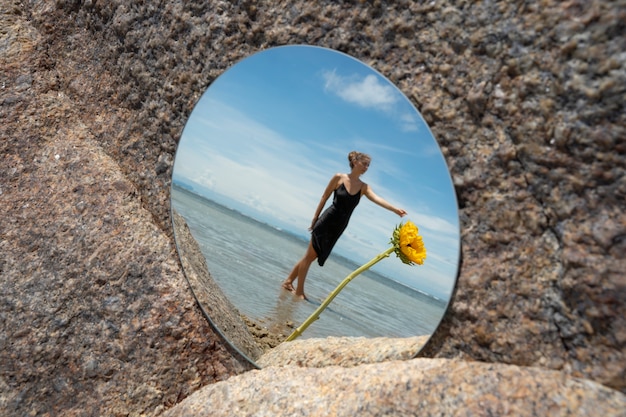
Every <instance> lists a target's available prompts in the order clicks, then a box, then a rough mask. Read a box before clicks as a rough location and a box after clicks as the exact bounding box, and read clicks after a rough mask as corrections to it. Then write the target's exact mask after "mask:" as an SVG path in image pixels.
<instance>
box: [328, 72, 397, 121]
mask: <svg viewBox="0 0 626 417" xmlns="http://www.w3.org/2000/svg"><path fill="white" fill-rule="evenodd" d="M323 76H324V81H325V85H324V89H325V90H326V91H330V92H332V93H334V94H336V95H337V96H339V97H341V98H342V99H343V100H345V101H347V102H349V103H353V104H357V105H359V106H361V107H365V108H373V109H377V110H382V111H390V110H391V109H392V108H393V105H394V104H395V103H396V102H397V101H398V94H397V92H396V90H395V89H394V88H393V87H392V86H390V85H384V84H382V83H381V82H380V81H379V79H378V77H376V76H375V75H372V74H370V75H367V76H365V77H358V76H353V77H342V76H341V75H337V73H336V72H335V71H329V72H325V73H324V75H323Z"/></svg>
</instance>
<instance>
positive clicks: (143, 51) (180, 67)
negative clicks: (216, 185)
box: [0, 0, 626, 416]
mask: <svg viewBox="0 0 626 417" xmlns="http://www.w3.org/2000/svg"><path fill="white" fill-rule="evenodd" d="M625 20H626V4H625V3H624V1H622V0H617V1H611V2H608V1H600V0H595V1H577V0H572V1H567V2H560V1H550V0H547V1H542V2H524V3H519V2H497V1H483V2H469V1H437V2H434V1H433V2H410V1H398V2H393V3H383V2H380V1H377V0H373V1H352V2H304V1H277V2H271V3H270V2H257V1H253V0H246V1H241V2H236V3H235V2H226V1H206V2H184V1H169V2H156V1H143V2H139V1H137V2H126V1H121V0H109V1H100V0H87V1H75V0H57V1H55V2H49V1H42V0H30V1H17V0H0V120H2V123H0V138H1V140H0V158H1V165H0V178H1V180H0V206H1V207H2V208H3V216H2V217H1V218H0V238H1V240H0V276H1V278H0V289H1V290H2V294H3V297H2V299H1V300H0V316H1V320H0V414H3V415H64V416H71V415H120V416H121V415H158V414H161V413H163V411H165V410H167V409H170V408H172V407H173V406H174V405H176V404H181V407H191V405H188V404H184V403H181V402H182V401H183V400H184V399H185V398H186V397H188V396H189V395H191V394H192V393H195V394H194V403H189V404H202V401H200V400H198V397H197V396H201V395H205V393H208V394H206V395H209V396H210V398H218V397H215V395H218V394H215V393H213V391H212V390H214V391H215V392H218V391H222V393H221V394H219V395H225V393H227V392H228V390H236V391H238V392H239V393H238V394H236V395H235V394H234V393H233V395H232V396H231V398H239V399H241V400H242V402H239V403H238V404H239V405H238V407H243V408H241V410H242V412H243V410H245V407H248V406H249V407H257V406H258V403H256V401H258V398H259V397H252V396H251V394H250V393H251V392H252V391H251V390H250V389H251V388H250V387H251V386H252V384H253V382H252V381H253V379H257V380H258V381H259V382H261V383H263V381H265V382H267V381H270V380H271V381H274V382H276V381H281V382H282V383H283V384H285V386H283V389H284V391H285V392H294V393H299V394H300V395H301V396H302V397H301V398H300V400H299V401H300V402H298V403H294V402H293V401H291V402H290V407H296V408H298V407H300V408H298V410H299V412H301V413H305V412H306V408H305V407H307V406H309V405H311V406H314V403H315V401H319V402H320V404H328V405H329V406H330V405H331V404H332V405H333V406H337V407H339V406H340V404H342V403H345V405H343V407H347V408H344V410H348V409H350V408H349V407H350V406H355V404H358V403H359V402H360V401H363V400H364V399H367V402H366V403H367V404H370V405H371V407H382V408H379V409H383V408H384V407H386V406H388V407H390V408H389V409H391V410H404V409H403V408H401V407H404V406H405V405H404V404H408V405H406V406H407V407H408V406H409V405H410V406H414V407H416V408H415V409H420V408H419V407H422V405H420V404H422V403H420V402H419V400H420V398H422V399H423V400H422V401H423V404H425V405H428V406H433V407H436V405H434V403H435V400H434V399H435V398H440V399H441V398H442V397H441V395H442V394H443V393H444V392H454V402H452V403H450V404H449V408H446V410H449V413H450V414H454V413H455V410H456V412H457V413H460V412H462V410H465V409H466V407H469V409H472V408H471V407H478V406H480V404H487V405H486V406H485V407H492V408H485V407H483V408H481V410H486V409H490V410H499V411H502V414H507V413H509V414H514V411H515V410H517V408H515V407H517V405H516V404H521V402H518V403H515V402H514V401H513V402H511V401H512V400H510V399H511V398H513V397H511V396H515V395H517V396H520V397H521V396H526V397H527V396H528V395H529V394H528V393H538V394H537V395H536V396H537V401H538V403H537V404H536V405H533V407H535V408H533V409H534V410H548V411H551V412H554V413H556V414H561V415H568V413H569V410H571V409H572V407H573V406H576V405H577V404H579V405H580V404H583V405H584V406H585V407H590V408H593V409H594V410H603V411H602V413H603V414H604V415H610V414H611V410H610V409H608V408H605V409H602V408H601V407H603V404H604V403H605V402H606V403H607V404H608V403H610V404H618V405H619V404H620V403H619V401H622V403H621V404H622V405H623V399H621V400H620V399H619V398H620V397H619V395H622V394H619V391H622V392H624V391H626V384H625V381H626V375H625V368H626V357H625V356H626V353H625V352H626V349H625V346H624V345H625V343H626V323H625V321H626V308H625V306H626V278H625V274H624V271H626V260H625V259H624V256H623V255H624V253H626V214H625V213H626V210H625V203H624V202H625V201H626V177H625V176H624V171H625V169H626V157H625V153H626V112H625V111H624V94H625V92H626V90H625V88H626V87H625V86H626V55H625V53H624V51H625V50H626V34H625V30H626V29H625V27H624V24H623V22H624V21H625ZM296 43H304V44H313V45H320V46H325V47H329V48H333V49H336V50H339V51H342V52H346V53H348V54H350V55H352V56H354V57H356V58H358V59H360V60H362V61H363V62H365V63H367V64H369V65H371V66H372V67H373V68H375V69H376V70H378V71H380V72H381V73H382V74H384V75H385V76H387V77H388V78H389V79H390V80H391V81H392V82H394V83H395V84H396V85H398V87H399V88H400V89H401V90H402V91H403V92H404V93H405V94H406V95H407V96H408V97H409V98H410V99H411V100H412V101H413V102H414V104H415V105H416V107H417V109H418V110H420V112H421V113H422V114H423V116H424V118H425V119H426V121H427V122H428V124H429V125H430V127H431V129H432V131H433V133H434V135H435V137H436V138H437V140H438V141H439V143H440V145H441V148H442V151H443V154H444V156H445V158H446V161H447V163H448V165H449V167H450V170H451V176H452V179H453V181H454V184H455V187H456V191H457V196H458V200H459V207H460V218H461V232H462V245H463V264H462V268H461V272H460V275H459V282H458V288H457V291H456V294H455V300H454V303H453V304H452V306H451V308H450V309H449V311H448V314H447V316H446V317H445V319H444V322H443V325H442V326H441V327H440V328H439V329H438V331H437V332H436V333H435V335H434V337H433V338H432V339H431V340H430V341H429V343H428V344H427V346H426V348H425V349H424V350H423V351H422V355H423V356H427V357H430V358H438V359H430V361H431V362H430V364H429V362H428V361H423V360H422V359H420V360H416V361H415V362H413V361H405V362H403V363H398V362H394V363H393V364H378V365H368V367H363V368H362V367H358V366H357V367H354V368H350V370H349V371H344V370H339V369H337V368H332V367H331V368H326V369H308V368H302V369H291V368H281V369H280V370H278V368H268V369H263V370H261V371H253V372H251V373H245V374H244V375H241V376H236V377H235V376H234V375H236V374H239V373H242V372H244V371H247V370H249V369H250V368H251V367H250V365H249V364H247V363H245V362H244V361H242V360H240V359H238V358H237V357H236V356H234V355H233V354H232V353H231V352H229V351H228V349H227V348H226V346H225V345H224V344H223V342H222V341H221V339H220V338H219V337H218V335H216V334H215V333H214V332H213V331H212V329H211V327H210V326H209V324H208V323H207V321H206V320H205V318H204V316H203V315H202V312H201V311H200V309H199V307H198V306H197V304H196V302H195V299H194V296H193V294H192V293H191V291H190V289H189V286H188V283H187V281H186V280H185V277H184V276H183V273H182V269H181V266H180V262H179V260H178V258H177V256H176V251H175V245H174V240H173V235H172V231H171V230H172V229H171V220H170V213H169V202H168V199H169V185H170V177H171V168H172V163H173V160H174V156H175V150H176V144H177V140H178V138H179V137H180V134H181V132H182V128H183V126H184V123H185V121H186V118H187V117H188V115H189V114H190V112H191V110H192V108H193V105H194V104H195V103H196V101H197V100H198V99H199V97H200V95H201V94H202V92H203V91H204V90H205V89H206V88H207V86H209V85H210V83H211V82H212V81H213V80H214V79H215V78H216V77H217V76H218V75H219V74H221V73H222V72H223V71H224V70H225V69H227V68H228V67H229V66H231V65H233V64H234V63H236V62H237V61H238V60H240V59H242V58H243V57H245V56H247V55H249V54H250V53H253V52H255V51H258V50H262V49H264V48H268V47H272V46H278V45H284V44H296ZM444 358H445V359H454V360H453V361H448V360H445V361H444ZM473 361H480V362H483V363H487V365H481V366H482V367H481V368H480V374H481V375H482V377H484V378H485V381H499V379H498V378H499V376H498V375H501V373H502V372H504V371H503V370H506V372H505V373H506V374H507V375H509V376H511V378H508V377H507V378H508V379H507V380H508V381H509V383H508V385H507V387H505V388H502V390H503V391H498V390H499V389H500V388H498V387H499V385H497V384H496V383H495V382H493V383H491V385H490V384H487V385H486V386H483V385H481V384H483V383H484V381H482V380H480V379H472V378H473V376H472V372H478V369H477V368H476V366H477V365H475V364H474V362H473ZM415 364H417V365H415ZM442 364H446V365H445V366H444V365H442ZM450 364H453V365H450ZM421 366H424V367H430V369H436V368H437V367H438V366H439V367H440V368H438V369H440V371H438V372H434V371H433V372H431V373H429V372H421V371H419V370H418V369H417V368H419V367H421ZM450 366H453V367H454V369H456V370H457V372H456V373H450V372H444V371H443V370H442V369H444V368H446V367H450ZM344 372H349V373H350V375H351V376H350V378H351V379H346V380H345V381H344V382H345V383H346V385H345V386H344V388H343V389H339V390H338V389H333V390H331V389H322V388H323V387H324V386H330V385H325V384H326V382H328V383H329V381H333V384H339V385H336V386H342V385H341V378H342V376H341V375H343V373H344ZM525 373H526V374H525ZM522 374H525V376H523V377H522ZM410 375H413V377H414V378H421V379H420V381H421V382H420V386H423V387H424V389H423V390H422V388H416V386H415V385H411V384H408V385H407V384H405V385H404V387H405V388H402V389H406V390H409V391H410V392H411V393H412V395H411V396H410V397H407V396H406V391H399V390H398V389H399V385H397V387H398V388H392V386H391V385H389V386H388V387H389V389H388V390H376V389H375V388H376V387H377V381H378V378H383V379H385V380H386V381H390V382H389V384H397V383H398V381H404V382H406V381H407V380H405V379H402V378H410ZM513 376H515V378H513ZM229 377H231V378H230V380H229V381H226V382H219V383H217V384H215V385H210V384H212V383H215V382H217V381H220V380H223V379H227V378H229ZM307 378H313V379H314V380H315V381H318V382H316V383H315V384H314V386H315V387H317V388H319V389H318V390H317V391H315V392H313V391H310V392H309V391H305V390H304V389H303V388H301V386H300V385H299V384H300V381H301V380H304V381H306V380H308V379H307ZM457 378H458V379H457ZM462 378H465V379H462ZM463 380H464V381H467V383H466V384H465V385H463V386H464V387H466V388H464V389H470V387H473V388H471V389H474V390H477V391H478V392H480V393H481V394H480V395H479V396H478V397H477V398H481V400H480V401H481V402H479V403H476V402H473V401H474V400H473V399H472V398H473V397H471V396H470V395H467V394H462V393H460V392H459V391H458V386H459V385H458V384H460V383H461V382H462V381H463ZM324 381H326V382H324ZM353 381H356V382H358V387H360V388H359V389H356V388H355V390H353V389H352V387H353V384H348V382H353ZM394 381H395V382H394ZM524 381H530V382H528V383H526V382H524ZM500 382H501V381H500ZM329 384H330V383H329ZM599 384H602V386H603V387H607V389H612V390H613V391H605V388H603V387H600V385H599ZM206 386H208V387H207V388H204V389H202V390H201V388H202V387H206ZM289 386H292V387H293V391H290V389H291V388H288V387H289ZM394 386H395V385H394ZM426 387H428V389H427V390H426ZM581 387H583V388H581ZM589 387H593V388H589ZM317 388H316V389H317ZM205 390H206V391H205ZM489 390H491V391H489ZM268 392H269V391H268ZM496 392H497V393H499V394H495V393H496ZM558 392H560V393H562V395H561V396H560V397H558V398H557V397H555V395H556V394H555V393H558ZM246 393H247V394H246ZM618 394H619V395H618ZM246 395H247V396H246ZM609 397H610V398H611V400H610V401H608V402H607V400H606V399H607V398H609ZM219 398H226V397H219ZM263 398H266V401H268V402H267V404H265V405H266V406H267V407H273V406H272V405H271V403H270V402H269V399H270V398H273V397H272V396H271V395H270V394H267V393H265V394H264V397H263ZM280 398H283V399H284V400H285V401H287V399H286V397H280ZM342 398H343V402H342ZM407 398H408V400H407ZM507 398H508V399H507ZM516 398H518V397H516ZM292 400H293V398H292ZM224 401H226V400H224ZM405 401H408V402H406V403H405ZM520 401H522V400H520ZM524 401H526V404H528V402H527V401H529V400H527V399H525V400H524ZM541 401H544V402H543V403H541ZM615 401H617V403H616V402H615ZM294 404H295V405H294ZM298 404H299V406H298ZM374 404H375V405H374ZM385 404H386V405H385ZM594 404H595V405H594ZM224 406H225V407H226V406H228V404H226V403H224ZM231 406H232V404H231ZM394 407H395V408H394ZM442 407H443V405H442ZM498 407H501V408H498ZM596 407H597V408H596ZM182 409H183V408H181V409H178V410H177V409H172V410H171V412H172V413H173V414H172V415H176V414H174V413H179V412H180V410H182ZM268 409H270V408H268ZM372 409H374V408H372ZM421 409H422V410H426V408H421ZM435 409H436V408H435ZM581 409H584V408H581ZM617 410H619V408H618V409H617ZM622 411H623V408H622ZM442 413H443V412H442ZM443 414H445V413H443Z"/></svg>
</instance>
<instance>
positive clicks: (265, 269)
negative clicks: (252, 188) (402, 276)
mask: <svg viewBox="0 0 626 417" xmlns="http://www.w3.org/2000/svg"><path fill="white" fill-rule="evenodd" d="M172 206H173V208H174V209H175V210H176V211H177V212H178V213H180V214H181V215H182V216H183V217H184V218H185V220H186V221H187V224H188V225H189V229H190V230H191V233H192V235H193V236H194V238H195V239H196V240H197V241H198V244H199V245H200V249H201V251H202V253H203V254H204V256H205V258H206V260H207V265H208V267H209V271H210V273H211V276H212V277H213V279H214V280H215V281H216V282H217V283H218V284H219V285H220V287H221V288H222V291H223V292H224V293H225V294H226V296H227V297H228V298H229V299H230V300H231V302H232V303H233V304H234V305H235V307H237V309H238V310H239V311H240V313H242V314H244V315H246V316H247V317H249V318H251V319H253V320H255V321H257V322H260V323H262V324H264V325H265V326H267V327H268V328H273V327H275V328H280V327H281V326H282V325H283V324H284V323H285V322H287V321H291V322H293V323H294V324H295V325H296V326H299V325H300V324H301V323H302V322H303V321H304V320H306V318H307V317H309V315H311V314H312V313H313V312H314V311H315V309H316V308H317V307H318V306H319V305H320V304H321V303H322V302H323V301H324V299H325V298H326V297H327V296H328V295H329V294H330V292H331V291H332V290H333V289H335V288H336V287H337V285H339V283H340V282H341V281H342V280H343V279H344V278H345V277H346V276H348V275H349V274H350V273H351V272H352V271H354V270H355V269H356V268H357V267H358V266H360V265H357V264H354V263H352V262H351V261H349V260H348V259H345V258H342V257H340V256H337V255H334V254H331V256H330V257H329V258H328V260H327V261H326V263H325V264H324V266H323V267H320V266H319V265H318V264H317V262H314V263H313V264H312V265H311V268H310V269H309V274H308V275H307V279H306V283H305V293H306V295H307V297H308V298H309V299H310V301H303V300H298V299H296V297H294V296H293V295H292V294H291V293H290V292H288V291H285V290H283V289H282V288H281V283H282V282H283V280H284V279H285V278H286V277H287V275H288V274H289V272H290V271H291V269H292V268H293V265H294V264H295V263H296V262H297V261H298V260H299V259H300V258H301V257H302V255H303V254H304V252H305V250H306V247H307V245H308V241H306V240H304V239H302V238H300V237H297V236H294V235H291V234H289V233H285V232H283V231H280V230H277V229H275V228H273V227H271V226H269V225H266V224H263V223H260V222H258V221H256V220H254V219H251V218H249V217H246V216H243V215H242V214H240V213H238V212H236V211H234V210H231V209H229V208H226V207H224V206H221V205H219V204H217V203H215V202H213V201H210V200H207V199H205V198H203V197H200V196H199V195H197V194H194V193H192V192H189V191H187V190H184V189H182V188H180V187H178V186H176V185H175V186H174V187H172ZM348 227H350V226H348ZM376 255H377V254H376V253H374V254H372V257H374V256H376ZM385 261H386V260H383V261H381V262H385ZM445 307H446V303H445V302H444V301H442V300H438V299H436V298H434V297H430V296H428V295H427V294H424V293H422V292H420V291H418V290H415V289H411V288H409V287H406V286H404V285H401V284H399V283H397V282H395V281H393V280H391V279H390V278H388V277H384V276H382V275H380V274H378V273H376V272H373V271H366V272H364V273H362V274H360V275H358V276H357V277H356V278H354V279H353V280H352V281H351V282H350V283H349V284H348V285H347V286H346V287H345V288H344V289H343V290H342V291H341V292H340V293H339V295H338V296H337V297H335V299H334V300H333V301H332V303H331V304H330V305H329V306H328V307H327V308H326V310H324V312H323V313H322V314H321V316H320V318H319V319H318V320H316V321H315V322H314V323H313V324H311V325H310V326H309V327H308V328H307V329H306V330H305V331H304V333H303V334H302V336H300V337H301V338H310V337H326V336H367V337H379V336H384V337H409V336H416V335H427V334H431V333H432V332H433V331H434V330H435V328H436V327H437V325H438V323H439V321H440V319H441V317H442V316H443V313H444V311H445Z"/></svg>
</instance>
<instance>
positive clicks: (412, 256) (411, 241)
mask: <svg viewBox="0 0 626 417" xmlns="http://www.w3.org/2000/svg"><path fill="white" fill-rule="evenodd" d="M391 243H392V244H393V246H394V251H395V252H396V255H397V256H398V258H400V260H401V261H402V262H404V263H405V264H408V265H413V264H418V265H423V264H424V260H425V259H426V247H425V246H424V242H423V241H422V237H421V236H420V235H419V230H418V229H417V226H415V224H413V222H411V221H410V220H409V221H408V222H406V223H405V224H404V225H402V224H400V226H398V227H396V229H395V230H394V231H393V237H392V239H391Z"/></svg>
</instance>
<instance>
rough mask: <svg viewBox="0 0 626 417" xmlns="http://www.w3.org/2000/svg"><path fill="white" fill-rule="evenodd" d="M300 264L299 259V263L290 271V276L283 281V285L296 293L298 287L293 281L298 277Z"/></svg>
mask: <svg viewBox="0 0 626 417" xmlns="http://www.w3.org/2000/svg"><path fill="white" fill-rule="evenodd" d="M299 265H300V262H299V261H298V263H297V264H296V265H295V266H294V267H293V269H292V270H291V272H290V273H289V276H288V277H287V279H286V280H284V281H283V284H282V287H283V288H284V289H286V290H287V291H291V292H294V293H295V292H296V289H295V288H294V287H293V282H294V281H295V279H296V278H297V277H298V266H299Z"/></svg>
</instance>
